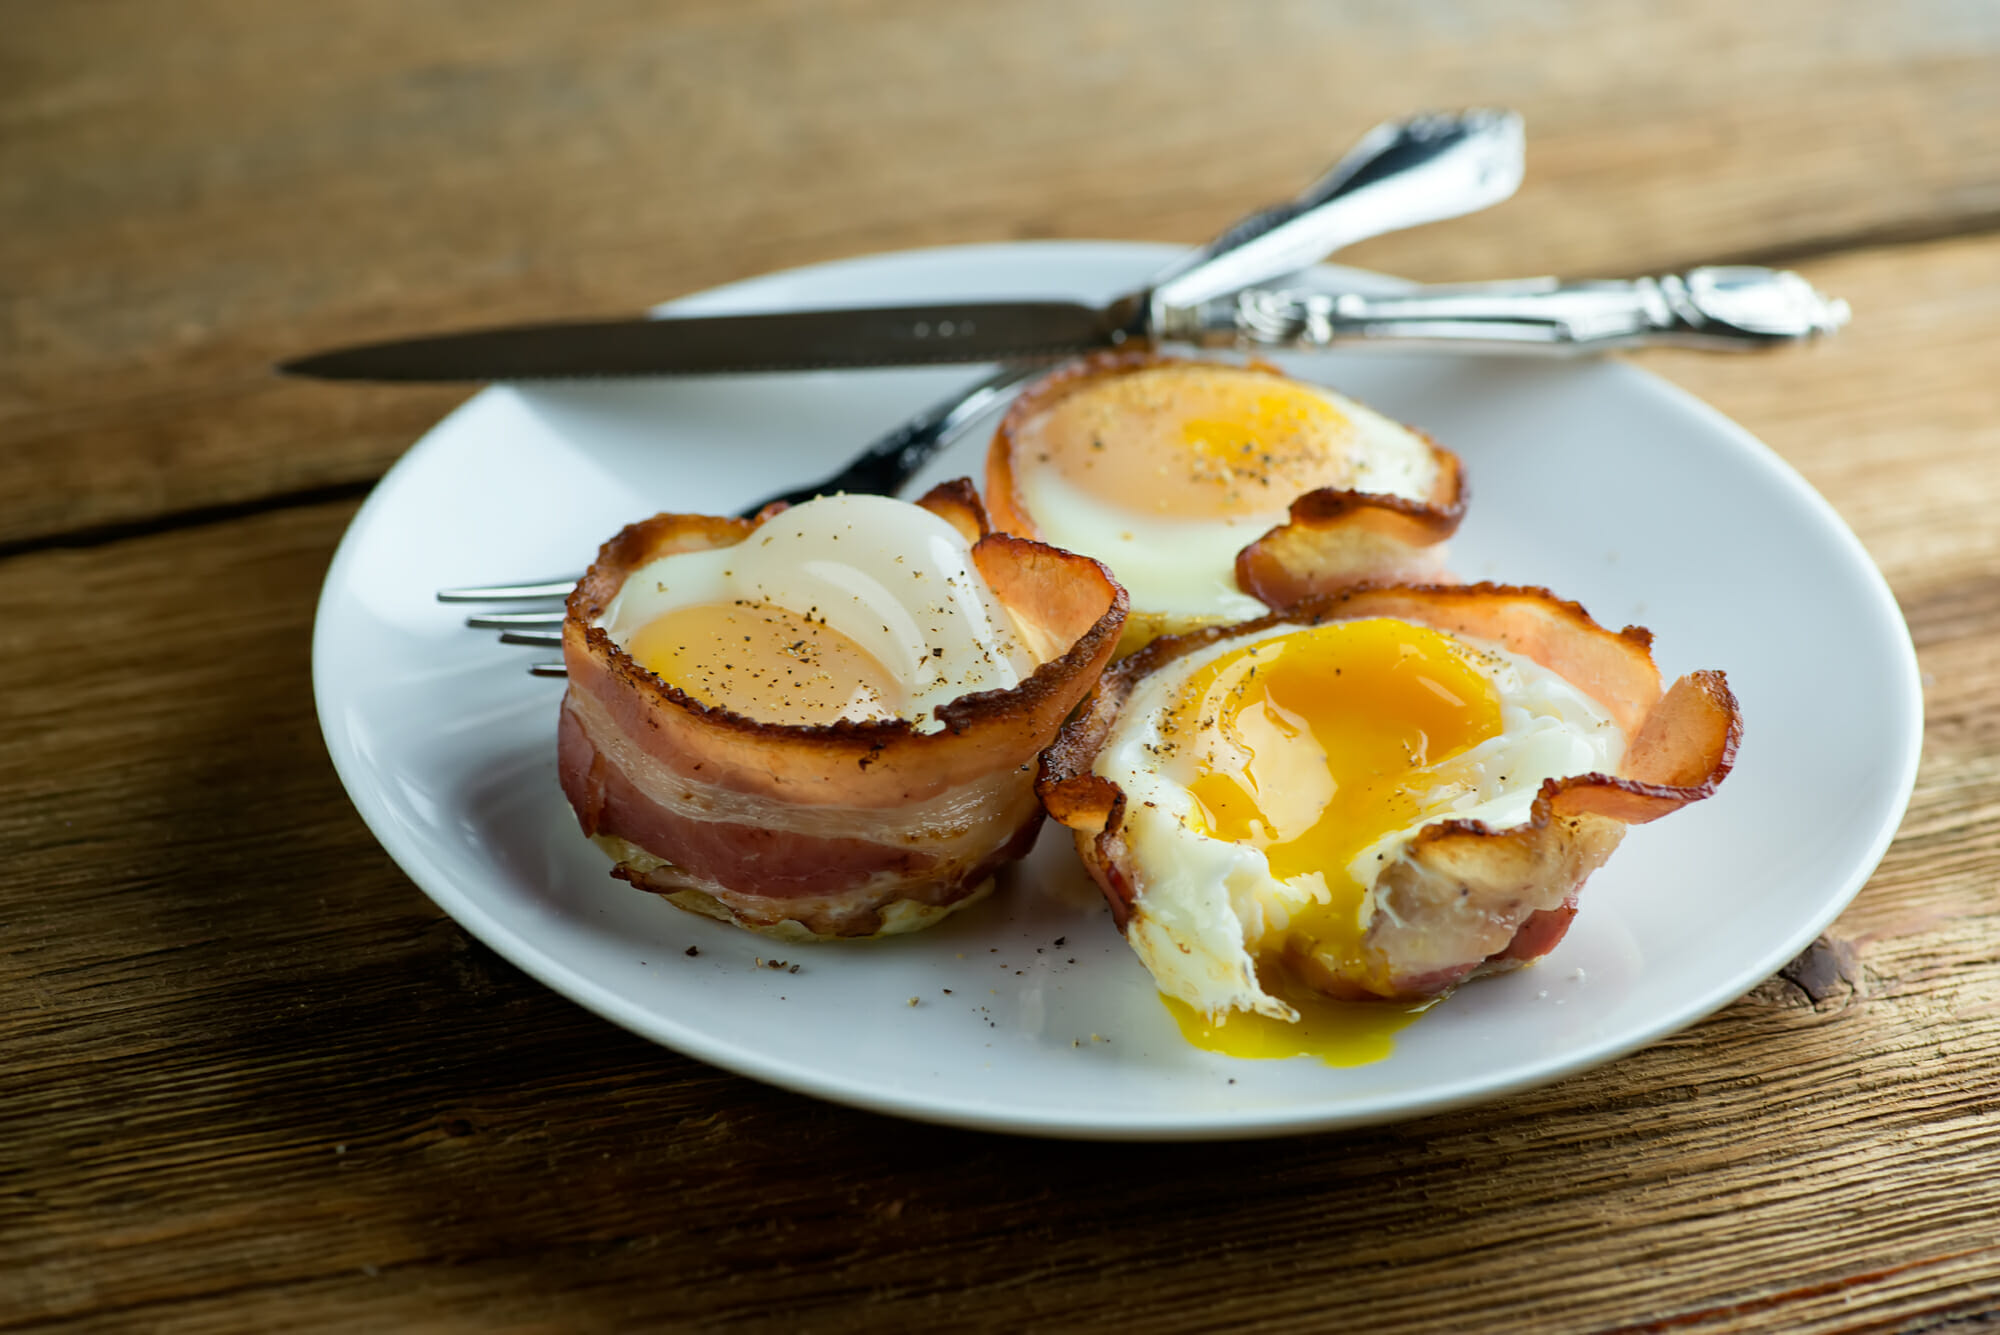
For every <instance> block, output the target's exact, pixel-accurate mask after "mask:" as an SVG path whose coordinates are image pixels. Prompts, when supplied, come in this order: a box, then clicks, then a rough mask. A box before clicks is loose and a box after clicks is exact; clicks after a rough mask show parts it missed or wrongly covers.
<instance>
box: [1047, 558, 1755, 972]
mask: <svg viewBox="0 0 2000 1335" xmlns="http://www.w3.org/2000/svg"><path fill="white" fill-rule="evenodd" d="M1377 616H1387V617H1395V618H1398V619H1401V620H1406V621H1412V622H1416V623H1419V624H1422V625H1427V626H1430V627H1433V628H1435V629H1438V630H1443V631H1447V632H1455V633H1458V634H1463V635H1468V636H1473V637H1476V638H1479V639H1483V640H1487V641H1489V642H1493V643H1498V644H1500V645H1501V646H1503V647H1504V648H1507V649H1509V650H1511V651H1513V652H1515V653H1518V654H1521V655H1523V656H1525V657H1527V658H1530V659H1532V660H1534V661H1535V662H1537V663H1539V664H1541V665H1542V666H1543V667H1546V668H1548V669H1550V670H1551V671H1553V672H1556V673H1558V674H1560V675H1561V676H1562V677H1564V678H1565V679H1566V680H1568V681H1569V682H1570V683H1571V684H1572V685H1574V686H1576V687H1577V688H1578V689H1579V690H1582V691H1583V692H1584V693H1585V694H1587V695H1589V696H1590V697H1591V698H1592V699H1594V700H1596V701H1598V702H1599V703H1600V704H1601V705H1603V706H1604V707H1605V709H1606V710H1607V711H1608V712H1609V713H1610V714H1611V716H1612V718H1613V719H1614V720H1615V721H1616V722H1617V723H1618V725H1619V727H1620V728H1621V730H1623V731H1624V732H1625V734H1626V736H1627V739H1628V741H1627V746H1626V752H1625V758H1624V761H1623V763H1622V764H1621V766H1620V771H1621V772H1620V773H1619V774H1616V775H1607V774H1585V775H1577V776H1573V777H1569V778H1564V779H1551V780H1548V781H1547V782H1545V783H1544V784H1543V785H1542V789H1541V791H1540V793H1539V794H1537V796H1536V798H1535V801H1534V805H1533V807H1532V809H1531V811H1530V813H1529V816H1528V819H1527V820H1526V821H1524V822H1523V823H1521V824H1520V825H1516V826H1513V827H1511V828H1507V829H1494V828H1492V827H1490V826H1487V825H1485V824H1483V823H1481V822H1478V821H1464V820H1448V821H1439V822H1436V823H1433V824H1431V825H1428V826H1425V827H1424V828H1423V829H1422V830H1421V831H1420V832H1419V833H1418V834H1417V835H1416V837H1415V838H1414V839H1413V840H1412V841H1411V843H1410V845H1409V847H1408V850H1407V852H1406V854H1405V856H1404V857H1403V858H1402V859H1401V860H1399V861H1398V862H1396V863H1395V864H1392V866H1391V867H1390V868H1389V869H1388V870H1386V871H1385V872H1384V873H1383V876H1382V878H1381V880H1380V881H1378V883H1377V887H1376V896H1377V903H1378V904H1379V905H1382V906H1385V907H1386V908H1387V909H1388V910H1389V912H1386V913H1384V912H1380V911H1378V912H1377V913H1375V914H1374V916H1373V918H1372V920H1371V925H1370V927H1369V928H1368V931H1367V933H1366V936H1365V938H1364V953H1365V954H1366V956H1367V958H1368V962H1369V967H1368V968H1367V970H1366V971H1365V973H1364V975H1363V976H1359V977H1356V976H1352V975H1351V974H1350V973H1349V972H1347V971H1346V970H1343V969H1342V968H1340V967H1338V965H1337V964H1336V963H1335V962H1334V961H1331V960H1329V959H1326V958H1320V957H1316V956H1313V955H1310V954H1303V953H1288V954H1287V957H1286V962H1287V963H1288V964H1289V965H1290V966H1291V967H1292V969H1293V971H1294V973H1295V974H1296V975H1297V976H1298V977H1300V978H1301V979H1302V980H1303V981H1305V982H1307V983H1308V984H1310V985H1311V986H1312V987H1314V988H1315V989H1317V990H1319V991H1321V992H1323V993H1325V994H1327V995H1329V996H1333V997H1337V998H1343V999H1350V1000H1354V999H1365V998H1376V997H1386V998H1391V999H1395V1000H1419V999H1423V998H1426V997H1434V996H1438V995H1442V994H1443V993H1444V992H1446V991H1448V990H1450V989H1451V988H1452V987H1454V986H1456V985H1457V984H1458V983H1460V982H1463V981H1465V980H1466V979H1468V978H1472V977H1476V976H1479V975H1482V974H1488V973H1495V972H1500V971H1503V970H1506V969H1511V968H1517V967H1519V966H1520V965H1522V964H1524V963H1526V962H1527V961H1529V960H1531V959H1535V958H1538V957H1540V956H1542V955H1545V954H1547V953H1548V952H1549V951H1550V950H1552V949H1554V948H1555V946H1556V944H1557V943H1558V942H1560V941H1561V940H1562V938H1563V936H1564V934H1565V933H1566V932H1567V931H1568V930H1569V924H1570V921H1571V920H1572V919H1573V918H1574V917H1575V914H1576V902H1577V892H1578V891H1579V890H1580V889H1581V888H1582V886H1583V883H1584V882H1585V880H1586V879H1588V877H1589V876H1590V874H1591V872H1593V871H1595V870H1596V869H1597V868H1598V867H1600V866H1602V865H1603V863H1604V861H1605V859H1606V858H1608V857H1609V856H1610V854H1611V852H1612V850H1613V849H1615V848H1616V847H1617V845H1618V842H1619V840H1620V839H1621V838H1622V837H1623V835H1624V830H1625V827H1626V826H1628V825H1637V824H1642V823H1644V822H1646V821H1651V820H1657V819H1658V818H1659V817H1661V816H1664V815H1666V814H1667V813H1669V812H1671V811H1676V810H1678V809H1680V808H1681V807H1683V806H1686V805H1688V804H1689V803H1691V802H1698V801H1700V800H1702V799H1703V798H1706V797H1708V796H1710V795H1711V794H1713V793H1714V792H1715V791H1716V788H1717V787H1718V786H1719V785H1720V784H1721V782H1722V781H1723V779H1724V778H1725V777H1726V776H1727V775H1728V773H1729V771H1730V769H1731V768H1732V767H1733V766H1734V764H1735V760H1736V751H1737V747H1738V745H1739V744H1740V742H1741V739H1742V733H1743V720H1742V714H1741V711H1740V710H1739V708H1738V707H1737V703H1736V699H1735V697H1734V696H1733V695H1732V694H1731V693H1730V691H1729V685H1728V682H1727V681H1726V679H1725V678H1724V676H1723V674H1722V673H1721V672H1717V671H1708V670H1704V671H1698V672H1692V673H1689V674H1688V675H1686V676H1684V677H1682V678H1680V680H1678V681H1677V682H1675V683H1674V684H1673V686H1672V688H1671V689H1669V690H1667V691H1666V692H1665V693H1664V694H1662V692H1661V689H1660V679H1659V672H1658V669H1657V668H1656V667H1655V666H1654V665H1653V660H1652V654H1651V652H1650V647H1651V644H1652V635H1651V633H1650V632H1649V631H1646V630H1644V629H1643V628H1640V627H1635V626H1628V627H1626V628H1625V629H1624V630H1622V631H1617V632H1613V631H1609V630H1606V629H1605V628H1604V627H1602V626H1600V625H1598V624H1597V623H1596V622H1595V621H1593V620H1592V619H1591V618H1590V616H1589V614H1588V613H1587V612H1585V611H1584V609H1583V608H1582V607H1581V606H1579V605H1578V604H1576V603H1574V602H1568V601H1565V600H1563V599H1560V598H1558V597H1556V596H1555V595H1554V594H1552V593H1550V592H1549V591H1548V590H1546V589H1540V588H1530V587H1521V586H1512V585H1498V584H1472V585H1379V586H1368V587H1363V588H1357V589H1351V590H1348V591H1345V592H1343V593H1339V594H1334V595H1327V596H1319V597H1314V598H1310V599H1307V600H1305V601H1304V602H1301V603H1299V604H1297V605H1295V606H1293V607H1292V608H1289V609H1287V610H1285V611H1283V612H1277V613H1273V614H1272V615H1270V616H1267V617H1261V618H1259V619H1257V620H1255V621H1251V622H1246V623H1244V624H1242V625H1239V626H1231V627H1223V628H1216V629H1211V630H1203V631H1196V632H1192V633H1189V634H1186V635H1179V636H1170V637H1167V638H1164V639H1160V640H1156V641H1154V642H1153V643H1152V644H1151V645H1148V646H1147V647H1146V648H1145V649H1143V650H1141V651H1140V652H1139V653H1137V654H1135V655H1133V656H1132V657H1130V658H1127V659H1125V660H1124V661H1122V662H1119V663H1116V664H1114V665H1113V666H1112V667H1111V668H1110V669H1108V670H1107V671H1106V672H1105V674H1104V677H1103V678H1102V679H1101V680H1100V681H1099V683H1098V686H1097V688H1096V689H1095V690H1094V691H1092V693H1091V694H1090V696H1089V697H1088V698H1087V699H1086V700H1085V701H1084V703H1083V706H1082V707H1081V708H1080V709H1079V710H1078V711H1077V713H1076V716H1075V717H1074V718H1072V719H1071V721H1070V722H1069V724H1068V725H1067V726H1065V727H1064V729H1063V731H1062V733H1061V734H1060V735H1059V736H1058V737H1057V739H1056V742H1055V744H1054V745H1053V746H1051V747H1050V748H1049V749H1048V750H1047V751H1046V752H1045V753H1043V756H1042V763H1041V770H1040V774H1039V777H1038V780H1037V783H1036V791H1037V792H1038V793H1039V794H1040V795H1041V798H1042V802H1043V805H1044V806H1046V807H1047V808H1048V810H1049V814H1050V815H1052V816H1054V817H1055V819H1056V820H1057V821H1059V822H1060V823H1061V824H1063V825H1066V826H1068V827H1069V828H1070V829H1071V831H1072V832H1073V833H1074V836H1075V840H1076V847H1077V852H1078V854H1079V855H1080V856H1081V858H1082V860H1083V863H1084V866H1085V867H1086V868H1087V869H1088V870H1089V871H1090V874H1091V877H1092V878H1093V879H1094V880H1095V881H1096V882H1097V884H1098V886H1099V888H1100V889H1102V890H1103V891H1104V895H1105V898H1106V899H1107V900H1108V901H1109V902H1110V905H1111V909H1112V913H1113V915H1114V917H1115V918H1116V920H1117V922H1118V925H1119V928H1120V929H1121V930H1124V929H1125V928H1126V926H1127V924H1128V923H1129V922H1130V921H1131V919H1132V917H1133V916H1134V915H1135V914H1136V913H1141V912H1143V911H1144V910H1143V906H1142V903H1141V900H1142V895H1143V890H1144V887H1143V886H1142V885H1139V884H1137V883H1136V882H1135V880H1134V869H1133V864H1132V859H1131V855H1130V850H1129V848H1128V846H1127V844H1126V842H1125V837H1124V836H1125V829H1124V825H1125V794H1124V792H1123V790H1122V789H1120V788H1119V786H1118V785H1117V784H1116V783H1114V782H1112V781H1111V780H1109V779H1106V778H1103V777H1101V776H1099V775H1097V774H1094V773H1092V772H1091V767H1092V765H1093V764H1094V763H1095V762H1096V759H1097V755H1098V752H1099V751H1100V750H1101V749H1102V748H1103V745H1104V742H1105V739H1106V737H1107V736H1108V735H1109V734H1110V731H1111V728H1112V725H1113V724H1114V723H1115V721H1116V719H1117V716H1118V712H1119V710H1120V708H1121V707H1122V706H1123V705H1124V703H1125V701H1126V699H1127V698H1128V697H1129V696H1130V695H1131V693H1132V691H1133V689H1134V688H1135V687H1136V686H1137V685H1138V683H1139V682H1140V681H1141V680H1143V679H1144V678H1145V677H1146V676H1148V675H1149V674H1151V673H1153V672H1156V671H1159V670H1161V669H1162V668H1164V667H1166V666H1167V665H1168V664H1170V663H1172V662H1174V661H1175V660H1177V659H1180V658H1183V657H1185V656H1186V655H1188V654H1190V653H1193V652H1195V651H1197V650H1199V649H1202V648H1205V647H1207V646H1209V645H1212V644H1215V643H1217V642H1218V641H1221V640H1226V639H1235V638H1240V637H1247V636H1251V635H1254V634H1256V633H1258V632H1261V631H1263V630H1265V629H1268V628H1270V627H1273V626H1277V625H1285V624H1290V625H1298V626H1301V627H1304V626H1315V625H1320V624H1323V623H1325V622H1329V621H1345V620H1356V619H1360V618H1364V617H1377Z"/></svg>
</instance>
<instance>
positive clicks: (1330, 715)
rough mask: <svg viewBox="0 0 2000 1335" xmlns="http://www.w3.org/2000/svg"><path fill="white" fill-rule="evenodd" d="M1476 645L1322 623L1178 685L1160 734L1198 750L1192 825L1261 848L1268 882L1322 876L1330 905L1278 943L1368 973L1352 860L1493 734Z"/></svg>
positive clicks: (1293, 919)
mask: <svg viewBox="0 0 2000 1335" xmlns="http://www.w3.org/2000/svg"><path fill="white" fill-rule="evenodd" d="M1473 654H1474V651H1473V650H1471V649H1469V648H1468V647H1466V646H1464V645H1462V644H1460V643H1459V642H1457V641H1455V640H1453V639H1451V638H1450V637H1448V636H1446V635H1443V634H1441V633H1439V632H1438V631H1435V630H1431V629H1429V628H1428V627H1424V626H1415V625H1410V624H1408V623H1406V622H1401V621H1393V620H1388V619H1381V618H1376V619H1369V620H1363V621H1342V622H1333V623H1330V624H1327V625H1323V626H1317V627H1314V628H1312V629H1309V630H1304V631H1300V632H1297V633H1295V634H1291V635H1286V636H1283V637H1280V638H1276V639H1270V640H1264V641H1260V642H1258V643H1254V644H1250V645H1246V646H1244V647H1243V648H1241V649H1238V650H1235V651H1234V652H1231V653H1228V654H1225V655H1223V656H1222V657H1221V658H1218V659H1216V660H1214V661H1213V662H1210V663H1208V664H1206V665H1204V666H1203V667H1202V668H1201V669H1199V670H1198V671H1197V672H1195V673H1194V675H1193V676H1192V677H1191V678H1190V679H1189V681H1188V682H1187V684H1186V685H1185V687H1184V688H1183V690H1182V693H1181V695H1180V697H1179V699H1178V700H1177V702H1176V706H1175V708H1174V710H1173V711H1172V713H1171V715H1170V716H1169V718H1168V719H1167V720H1166V721H1165V723H1164V725H1163V732H1165V733H1166V734H1167V738H1166V740H1167V742H1168V743H1169V744H1171V745H1173V746H1175V747H1176V749H1178V748H1179V747H1181V746H1191V747H1194V748H1197V749H1196V750H1195V751H1194V754H1195V756H1196V759H1197V768H1198V769H1199V771H1200V773H1199V775H1198V777H1196V778H1195V779H1194V780H1193V781H1192V782H1191V783H1189V784H1188V785H1187V786H1188V790H1189V792H1190V793H1192V795H1193V797H1194V799H1195V807H1194V812H1193V814H1192V818H1191V823H1192V824H1193V825H1194V826H1195V827H1196V828H1197V829H1198V830H1199V831H1200V832H1202V833H1206V834H1208V835H1210V836H1211V837H1213V838H1217V839H1226V840H1229V841H1231V842H1233V843H1239V844H1245V845H1248V846H1249V847H1252V848H1256V849H1259V850H1261V851H1262V852H1263V853H1264V855H1265V857H1266V858H1267V859H1268V860H1269V862H1270V868H1271V875H1272V877H1273V878H1274V879H1276V880H1278V881H1281V882H1282V881H1290V880H1292V879H1293V878H1294V877H1298V876H1301V875H1304V874H1307V873H1312V872H1318V873H1320V874H1322V875H1323V876H1324V877H1325V882H1326V889H1327V891H1328V892H1329V894H1330V899H1329V901H1328V902H1325V903H1318V902H1315V903H1311V904H1309V905H1308V906H1307V907H1306V908H1304V909H1303V910H1301V911H1299V912H1297V913H1294V914H1292V915H1291V916H1290V919H1289V921H1288V922H1287V923H1286V924H1285V925H1284V927H1283V929H1282V934H1283V941H1282V942H1281V944H1283V945H1284V946H1286V947H1287V948H1288V949H1291V950H1298V951H1304V952H1309V953H1310V952H1329V953H1331V954H1332V955H1333V956H1335V957H1336V958H1338V959H1340V960H1342V961H1345V962H1347V963H1348V964H1350V965H1351V966H1352V967H1353V968H1354V969H1355V970H1357V971H1359V970H1364V969H1365V967H1366V966H1365V962H1364V961H1363V960H1362V957H1361V920H1360V910H1361V903H1362V897H1363V894H1364V890H1363V887H1362V885H1361V883H1360V882H1359V881H1357V880H1356V879H1355V878H1354V877H1353V875H1352V874H1351V873H1350V872H1349V870H1348V866H1349V864H1350V863H1352V862H1353V861H1354V859H1355V858H1356V857H1358V856H1359V855H1360V854H1361V853H1363V852H1364V851H1365V850H1366V849H1367V848H1368V847H1369V846H1370V845H1371V844H1373V843H1375V842H1376V841H1377V840H1379V839H1380V838H1382V837H1383V836H1384V835H1387V834H1390V833H1392V832H1394V831H1396V830H1399V829H1402V828H1405V827H1406V826H1408V825H1410V824H1411V823H1413V822H1414V821H1415V820H1416V819H1417V818H1418V816H1419V813H1420V811H1421V808H1422V804H1423V801H1424V799H1425V798H1426V796H1428V795H1429V794H1431V793H1433V792H1434V791H1435V790H1436V789H1438V788H1439V787H1440V786H1442V784H1443V783H1444V782H1446V776H1445V775H1443V774H1441V773H1440V767H1441V766H1443V765H1444V763H1445V762H1447V761H1449V760H1450V759H1451V758H1452V757H1454V756H1457V755H1459V754H1460V753H1462V752H1464V751H1466V750H1468V749H1470V748H1471V747H1474V746H1477V745H1478V744H1479V743H1481V742H1483V741H1485V740H1487V739H1488V738H1490V737H1494V736H1497V735H1498V734H1499V732H1500V699H1499V694H1498V692H1496V691H1495V690H1494V688H1493V685H1492V683H1491V682H1490V681H1489V680H1488V679H1487V678H1486V676H1485V675H1484V674H1482V673H1481V672H1480V671H1479V670H1478V669H1477V668H1476V667H1474V666H1473ZM1251 944H1252V946H1253V949H1254V948H1256V947H1257V946H1258V945H1259V944H1264V943H1256V942H1253V943H1251Z"/></svg>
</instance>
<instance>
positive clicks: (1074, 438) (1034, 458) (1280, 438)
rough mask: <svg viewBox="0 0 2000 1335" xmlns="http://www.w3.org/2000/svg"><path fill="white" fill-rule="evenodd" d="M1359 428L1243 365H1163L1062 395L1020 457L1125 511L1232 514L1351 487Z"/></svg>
mask: <svg viewBox="0 0 2000 1335" xmlns="http://www.w3.org/2000/svg"><path fill="white" fill-rule="evenodd" d="M1353 436H1354V426H1353V423H1352V422H1350V421H1349V420H1348V418H1347V416H1346V414H1344V413H1342V412H1341V411H1340V409H1339V408H1337V407H1335V406H1334V404H1333V403H1332V402H1330V401H1329V400H1328V399H1327V398H1326V397H1325V396H1324V395H1321V394H1318V393H1315V392H1314V391H1313V390H1311V389H1309V388H1307V387H1306V386H1303V385H1298V384H1294V383H1292V382H1290V381H1287V380H1283V379H1281V378H1279V377H1277V376H1273V375H1268V374H1265V373H1263V372H1259V371H1247V370H1244V369H1242V368H1241V367H1234V366H1156V367H1150V368H1148V369H1146V370H1143V371H1138V372H1134V373H1133V374H1131V375H1125V376H1119V377H1117V378H1115V379H1111V380H1106V381H1104V382H1102V383H1100V384H1096V385H1092V386H1089V387H1086V388H1084V389H1082V390H1079V391H1078V392H1077V393H1075V394H1073V395H1071V396H1070V397H1069V398H1067V399H1064V400H1062V401H1061V402H1060V403H1058V404H1056V405H1055V406H1054V407H1053V408H1051V409H1050V410H1049V412H1048V413H1047V414H1045V415H1044V417H1043V418H1041V419H1039V420H1038V421H1036V422H1034V423H1031V424H1030V429H1029V430H1028V431H1027V432H1025V433H1024V435H1023V437H1022V440H1021V445H1022V447H1023V449H1022V451H1021V454H1022V456H1023V458H1022V466H1023V467H1036V466H1047V467H1051V468H1053V469H1055V470H1056V471H1057V472H1058V473H1060V474H1061V475H1062V476H1063V477H1064V478H1065V479H1066V480H1067V481H1069V482H1070V483H1071V484H1072V485H1074V486H1076V487H1078V488H1080V489H1082V490H1083V491H1085V492H1088V493H1090V494H1092V495H1094V496H1096V497H1097V498H1098V499H1100V500H1104V501H1109V502H1112V503H1113V504H1116V505H1118V506H1120V507H1121V508H1124V509H1128V510H1132V511H1136V512H1138V513H1141V514H1150V515H1156V516H1160V517H1163V518H1181V519H1206V518H1216V517H1224V518H1226V517H1230V516H1234V515H1257V514H1269V513H1271V512H1273V511H1278V510H1282V509H1284V508H1285V507H1286V506H1288V505H1290V504H1291V502H1292V501H1293V500H1294V499H1295V498H1296V497H1298V496H1300V495H1302V494H1304V493H1305V492H1308V491H1312V490H1314V489H1315V488H1318V487H1328V486H1343V485H1347V484H1349V483H1350V482H1351V481H1352V480H1353V476H1354V472H1355V467H1356V461H1355V460H1354V459H1353V458H1351V457H1350V454H1351V446H1352V439H1353Z"/></svg>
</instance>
